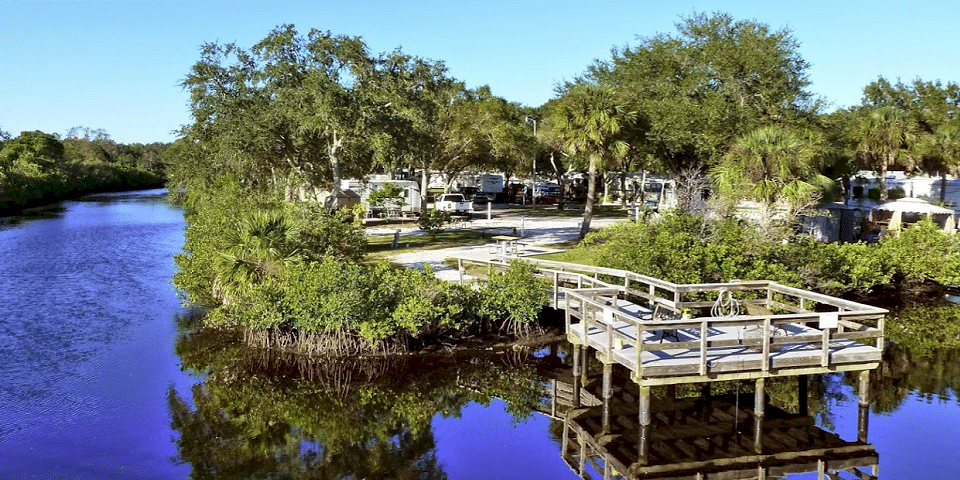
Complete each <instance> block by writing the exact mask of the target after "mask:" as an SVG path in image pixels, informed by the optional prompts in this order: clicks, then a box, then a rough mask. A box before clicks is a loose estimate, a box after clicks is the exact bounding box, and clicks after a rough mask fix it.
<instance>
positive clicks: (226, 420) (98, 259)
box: [0, 191, 960, 479]
mask: <svg viewBox="0 0 960 480" xmlns="http://www.w3.org/2000/svg"><path fill="white" fill-rule="evenodd" d="M4 220H5V221H4V222H3V225H0V305H2V307H0V378H2V379H3V381H2V382H0V478H3V479H8V478H9V479H20V478H23V479H28V478H29V479H41V478H42V479H47V478H50V479H52V478H56V479H75V478H76V479H87V478H90V479H94V478H117V479H127V478H157V479H178V478H211V479H213V478H334V479H338V478H435V479H441V478H450V479H486V478H510V479H512V478H517V479H575V478H580V476H579V475H578V474H577V473H575V472H574V470H572V469H571V467H570V466H568V463H567V462H568V461H572V462H573V463H574V464H576V462H577V459H576V458H573V460H571V457H570V455H569V453H570V451H573V450H577V449H574V448H572V447H571V446H572V445H574V446H575V445H579V444H580V442H583V441H584V439H582V438H580V439H578V438H577V437H576V435H574V434H572V433H571V432H572V430H570V428H571V427H572V426H573V422H568V424H567V425H565V424H564V422H562V421H561V420H559V418H560V415H556V414H557V413H560V414H562V413H563V412H564V411H566V410H567V409H569V402H567V404H563V401H562V399H560V398H559V397H557V399H556V400H555V399H554V397H553V395H552V392H553V390H552V387H553V386H554V385H556V386H558V387H560V388H561V389H562V387H563V385H564V384H565V382H566V383H568V382H569V380H570V378H571V375H570V371H569V355H567V354H566V347H565V346H563V345H560V346H557V347H556V348H555V349H554V350H553V351H552V354H551V352H550V351H549V350H545V351H542V352H537V353H536V354H530V353H516V352H508V353H504V354H498V355H479V354H478V355H466V356H463V357H456V358H451V357H433V358H425V359H415V358H404V359H400V360H392V361H390V362H384V361H379V362H377V361H374V362H315V361H313V362H311V361H305V360H303V359H300V358H296V357H290V356H284V355H276V354H268V353H264V352H251V351H249V350H248V349H244V348H242V347H240V346H239V344H238V342H237V338H236V336H235V335H234V334H231V333H229V332H226V333H223V332H220V333H211V332H194V331H193V330H191V326H190V322H189V321H188V320H178V318H179V317H180V316H182V315H183V314H184V313H185V312H183V311H182V310H181V307H180V306H179V301H178V299H177V298H176V295H175V293H174V291H173V290H172V288H171V286H170V285H169V279H170V276H171V275H172V273H173V269H174V266H173V261H172V259H171V255H173V254H175V253H177V252H179V250H180V249H181V247H182V244H183V217H182V214H181V213H180V212H179V210H177V209H175V208H171V207H169V206H168V205H166V203H165V201H164V198H163V195H162V192H161V191H147V192H136V193H126V194H114V195H101V196H95V197H88V198H86V199H84V200H82V201H77V202H67V203H65V204H63V205H62V206H60V207H59V208H54V209H47V210H44V211H42V212H35V213H33V214H31V215H30V216H25V217H18V218H15V219H4ZM929 311H930V310H924V312H929ZM927 314H928V313H924V314H923V315H927ZM908 315H909V314H908ZM923 315H916V316H917V318H918V319H919V320H917V321H924V320H923V319H924V318H926V317H924V316H923ZM936 315H939V316H941V317H943V316H947V317H951V316H952V317H953V319H954V321H957V320H956V318H957V317H960V315H958V314H957V311H956V310H955V309H952V308H951V307H942V308H941V309H939V310H937V311H936ZM955 345H956V343H953V344H949V345H946V344H945V345H938V344H935V343H934V344H929V343H925V344H923V345H918V346H910V345H907V346H903V345H899V346H898V345H895V346H894V347H893V348H890V349H888V351H887V352H886V353H885V358H886V359H885V362H884V364H883V366H882V367H881V369H879V370H878V371H877V372H876V374H875V375H874V377H873V382H872V383H873V384H874V385H873V386H872V389H873V391H874V392H875V394H876V401H875V402H874V406H873V411H872V413H871V415H870V418H869V443H871V444H873V445H874V446H875V450H876V453H877V456H878V457H879V470H878V471H879V473H880V478H884V479H911V478H916V479H954V478H960V434H958V432H960V402H958V399H957V395H956V391H957V383H958V381H960V352H958V349H957V348H956V346H955ZM855 383H856V382H855V381H854V380H853V379H852V378H850V379H848V378H846V377H844V376H843V375H839V374H838V375H832V376H828V377H823V378H817V379H815V380H814V381H813V386H812V387H811V402H810V410H811V413H812V415H813V418H814V420H813V422H811V425H812V427H811V428H816V429H817V430H818V431H821V430H822V431H824V432H827V435H828V436H829V435H830V434H832V433H831V432H836V433H838V434H839V437H840V438H841V439H842V440H843V441H845V442H855V441H856V440H857V421H858V418H857V415H858V409H857V397H856V394H855V392H854V390H853V387H852V385H854V384H855ZM731 388H733V390H730V392H731V393H736V391H738V389H739V387H731ZM769 390H771V391H772V393H771V404H773V405H774V406H775V407H776V408H782V409H783V411H784V412H791V411H792V409H794V408H795V401H792V400H790V398H789V395H788V394H784V395H781V394H779V393H777V389H776V388H770V389H769ZM789 390H790V389H789V388H785V389H784V391H787V392H788V391H789ZM728 398H735V397H728ZM678 408H679V407H678ZM628 410H629V409H628ZM551 414H554V418H553V419H551ZM785 415H790V414H789V413H785ZM588 417H589V412H587V413H584V414H583V415H582V416H581V417H579V418H581V419H583V422H584V423H589V421H588V420H586V419H587V418H588ZM631 419H632V415H629V416H626V417H624V419H623V423H624V424H628V423H629V422H630V421H631ZM814 423H815V425H813V424H814ZM565 427H566V428H565ZM738 428H741V425H740V424H739V423H737V424H736V425H735V426H734V427H732V430H731V431H734V437H736V435H738V433H737V432H736V431H735V430H736V429H738ZM564 438H566V439H567V441H566V442H564ZM830 438H832V437H830ZM694 443H696V442H691V445H693V444H694ZM564 446H566V447H567V453H568V455H567V458H566V460H565V458H564V455H563V453H562V450H563V447H564ZM624 448H627V449H629V448H635V445H627V446H626V447H624ZM577 451H579V450H577ZM678 451H679V450H678ZM592 460H593V461H594V462H595V463H596V465H598V466H600V468H601V470H599V471H598V470H597V468H596V467H591V466H589V465H588V467H587V468H586V471H587V473H588V474H589V475H590V476H591V477H592V478H603V472H602V465H603V462H602V459H600V457H596V458H592ZM587 463H588V464H589V463H590V462H587ZM814 465H815V463H814ZM781 467H783V468H786V467H784V466H780V467H777V468H781ZM755 470H756V469H755V468H754V471H755ZM784 471H790V470H784ZM801 471H803V470H797V472H801ZM864 471H866V472H871V470H869V469H865V470H864ZM774 472H775V470H774V469H770V470H768V473H767V478H777V477H775V476H774ZM806 472H807V473H789V474H786V475H787V476H786V477H780V478H790V479H807V478H811V479H812V478H817V473H816V467H815V466H814V469H813V470H812V471H811V470H806ZM620 473H624V472H619V471H611V472H610V475H611V476H613V477H615V478H616V476H617V475H618V474H620ZM726 475H727V477H728V478H757V476H758V475H757V474H756V473H751V472H750V469H749V468H745V469H740V470H738V471H735V472H728V473H727V474H726ZM840 476H841V478H855V477H853V476H852V474H850V473H848V472H844V473H841V474H840ZM707 478H710V477H709V476H708V477H707Z"/></svg>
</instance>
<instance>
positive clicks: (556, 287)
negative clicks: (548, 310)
mask: <svg viewBox="0 0 960 480" xmlns="http://www.w3.org/2000/svg"><path fill="white" fill-rule="evenodd" d="M559 297H560V272H558V271H556V270H554V271H553V309H554V310H556V309H557V301H558V300H557V299H558V298H559Z"/></svg>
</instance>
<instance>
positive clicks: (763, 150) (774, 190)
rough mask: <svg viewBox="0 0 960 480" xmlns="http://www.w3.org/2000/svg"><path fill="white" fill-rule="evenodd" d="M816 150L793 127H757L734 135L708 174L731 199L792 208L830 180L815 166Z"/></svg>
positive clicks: (816, 194) (817, 193)
mask: <svg viewBox="0 0 960 480" xmlns="http://www.w3.org/2000/svg"><path fill="white" fill-rule="evenodd" d="M817 153H818V152H817V151H816V148H815V146H814V145H813V144H812V143H811V142H809V141H808V140H807V139H805V138H804V137H803V136H802V135H800V134H799V133H797V132H795V131H793V130H790V129H785V128H782V127H778V126H767V127H761V128H759V129H757V130H754V131H753V132H750V133H748V134H746V135H743V136H741V137H740V138H739V139H737V142H736V143H735V144H734V145H733V147H732V148H731V149H730V151H729V152H728V153H727V154H726V155H725V156H724V157H723V159H722V160H721V161H720V164H719V165H717V166H716V167H714V169H713V170H711V172H710V176H711V177H712V180H713V182H714V184H715V185H716V186H717V189H718V191H719V192H720V193H721V194H722V195H725V196H726V197H728V198H731V199H732V200H734V201H737V200H740V199H749V200H754V201H756V202H759V203H761V204H764V205H767V206H772V205H773V204H776V203H778V202H785V203H786V204H788V205H789V206H790V207H791V208H792V209H796V208H799V207H802V206H806V205H809V204H811V203H812V201H813V200H816V199H818V198H819V197H820V192H821V189H822V188H823V187H824V186H825V185H830V183H831V181H830V179H828V178H826V177H824V176H823V175H820V173H819V172H818V170H817V169H816V166H815V164H814V161H815V159H816V157H817Z"/></svg>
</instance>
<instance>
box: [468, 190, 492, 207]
mask: <svg viewBox="0 0 960 480" xmlns="http://www.w3.org/2000/svg"><path fill="white" fill-rule="evenodd" d="M488 203H490V198H489V197H487V195H486V194H483V193H478V194H476V195H474V196H473V202H472V205H473V209H474V210H486V209H487V204H488Z"/></svg>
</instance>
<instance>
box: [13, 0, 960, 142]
mask: <svg viewBox="0 0 960 480" xmlns="http://www.w3.org/2000/svg"><path fill="white" fill-rule="evenodd" d="M694 11H698V12H714V11H722V12H727V13H730V14H731V15H733V16H734V17H735V18H737V19H756V20H758V21H760V22H763V23H767V24H769V25H770V26H771V27H773V28H779V27H788V28H790V29H792V30H793V32H794V36H795V37H796V38H797V39H798V40H799V41H800V42H801V46H800V53H801V55H802V56H803V57H804V59H806V60H807V61H808V62H810V63H811V64H812V67H811V68H810V70H809V75H810V79H811V80H812V81H813V85H811V87H810V90H811V91H812V92H813V93H815V94H816V95H819V96H822V97H824V98H825V99H827V100H828V101H831V102H833V103H834V105H835V106H849V105H853V104H857V103H859V101H860V96H861V92H862V89H863V87H864V86H865V85H867V84H868V83H870V82H871V81H873V80H875V79H876V78H877V77H878V76H879V75H883V76H885V77H887V78H889V79H891V80H895V79H897V78H900V79H902V80H904V81H910V80H913V79H914V78H917V77H919V78H922V79H924V80H941V81H943V82H948V81H956V82H960V53H958V52H960V34H958V28H960V9H958V8H957V4H956V0H953V1H922V0H921V1H914V2H904V1H896V2H894V1H886V0H873V1H864V0H849V1H843V0H841V1H836V0H833V1H830V2H827V1H816V0H815V1H806V2H797V1H791V2H781V1H772V0H770V1H762V2H760V1H757V2H749V1H712V2H708V1H688V0H669V1H661V0H647V1H634V2H629V1H610V0H593V1H580V2H572V1H566V0H554V1H549V2H546V1H538V0H528V1H510V2H508V1H499V0H498V1H488V2H484V1H474V2H461V1H458V0H447V1H434V0H419V1H406V0H394V1H385V0H378V1H372V0H337V1H332V0H324V1H318V2H291V1H285V0H275V1H271V2H244V1H240V2H236V1H234V2H221V1H214V2H203V3H200V4H194V3H193V2H177V1H137V2H118V1H100V2H84V1H74V2H56V1H48V2H19V1H5V0H0V44H2V48H0V62H2V68H0V129H2V130H4V131H7V132H10V133H12V134H14V135H17V134H19V132H21V131H24V130H42V131H45V132H49V133H59V134H65V133H66V131H67V130H68V129H69V128H70V127H74V126H79V125H83V126H87V127H90V128H103V129H105V130H106V131H107V132H108V133H110V135H111V137H112V138H113V139H114V140H116V141H119V142H124V143H133V142H142V143H148V142H153V141H172V140H173V139H174V138H175V135H174V134H173V133H172V131H174V130H176V129H177V128H179V126H181V125H184V124H186V123H189V121H190V117H189V110H188V105H187V100H188V97H187V95H186V93H185V92H184V91H183V90H182V89H181V88H180V87H179V86H178V83H179V81H180V80H181V79H183V77H184V75H185V74H186V73H187V71H188V70H189V68H190V66H191V65H192V64H193V63H194V62H196V60H197V59H198V58H199V47H200V45H201V44H203V43H204V42H209V41H219V42H223V43H226V42H237V43H238V44H240V45H242V46H245V47H249V46H251V45H253V44H254V43H256V42H257V41H258V40H260V39H262V38H263V37H264V36H266V35H267V33H269V31H270V30H271V29H273V28H274V27H276V26H278V25H281V24H284V23H292V24H295V25H296V26H297V28H298V29H299V30H300V31H302V32H306V31H308V30H309V29H310V28H318V29H321V30H330V31H331V32H333V33H338V34H347V35H359V36H362V37H364V39H365V40H366V41H367V44H368V46H369V47H370V49H371V50H372V51H373V52H382V51H389V50H392V49H394V48H395V47H398V46H402V47H403V50H404V51H405V52H406V53H409V54H413V55H418V56H421V57H426V58H431V59H436V60H443V61H445V62H446V64H447V66H448V67H449V69H450V73H451V75H453V76H455V77H457V78H460V79H462V80H464V81H466V82H467V85H468V86H471V87H476V86H480V85H484V84H487V85H490V87H491V88H492V89H493V92H494V93H495V94H497V95H500V96H502V97H505V98H507V99H508V100H511V101H517V102H521V103H523V104H526V105H530V106H538V105H540V104H542V103H543V102H545V101H546V100H548V99H550V98H551V97H553V94H554V93H553V88H554V85H555V84H556V83H557V82H560V81H562V80H564V79H569V78H571V77H573V76H576V75H577V74H579V73H581V72H582V71H583V70H584V69H585V67H586V66H587V65H588V64H589V63H591V62H592V61H593V59H596V58H601V59H605V58H608V57H609V52H610V48H611V47H612V46H614V45H625V44H635V43H636V40H635V37H636V36H637V35H643V36H648V35H653V34H655V33H657V32H667V33H673V32H675V28H674V23H675V22H676V21H677V20H678V19H679V18H680V16H682V15H689V14H691V13H692V12H694Z"/></svg>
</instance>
